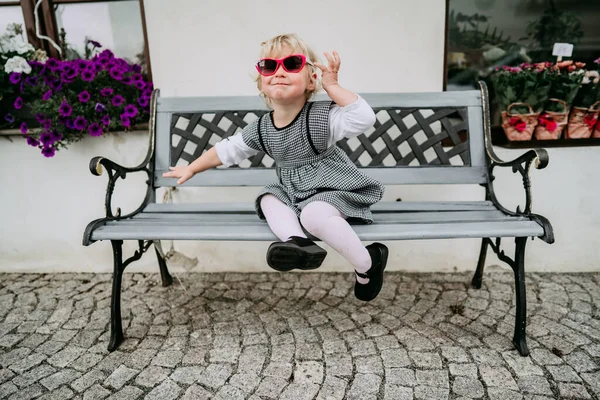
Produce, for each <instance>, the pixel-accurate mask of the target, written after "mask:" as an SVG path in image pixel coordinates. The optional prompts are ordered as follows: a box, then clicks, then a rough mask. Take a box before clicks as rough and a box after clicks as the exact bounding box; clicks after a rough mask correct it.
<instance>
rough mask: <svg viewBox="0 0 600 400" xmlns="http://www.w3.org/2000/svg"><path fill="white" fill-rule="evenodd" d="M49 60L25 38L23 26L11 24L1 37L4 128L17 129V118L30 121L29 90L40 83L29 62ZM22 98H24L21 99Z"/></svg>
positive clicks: (1, 121) (0, 110) (1, 124)
mask: <svg viewBox="0 0 600 400" xmlns="http://www.w3.org/2000/svg"><path fill="white" fill-rule="evenodd" d="M47 58H48V57H47V56H46V53H45V52H44V51H43V50H39V49H38V50H36V49H34V47H33V46H32V45H30V44H29V43H27V42H26V41H25V40H24V39H23V28H22V26H21V25H19V24H8V25H7V27H6V29H5V31H4V34H2V35H1V36H0V128H10V127H12V126H14V124H15V121H16V119H23V118H27V116H28V114H27V112H26V104H27V103H28V101H27V100H28V99H27V98H26V96H24V95H22V93H23V92H24V91H25V89H26V87H28V86H31V85H34V84H35V83H36V77H35V76H33V75H31V72H32V69H31V66H30V65H29V61H39V62H44V61H45V60H46V59H47ZM19 98H20V99H19Z"/></svg>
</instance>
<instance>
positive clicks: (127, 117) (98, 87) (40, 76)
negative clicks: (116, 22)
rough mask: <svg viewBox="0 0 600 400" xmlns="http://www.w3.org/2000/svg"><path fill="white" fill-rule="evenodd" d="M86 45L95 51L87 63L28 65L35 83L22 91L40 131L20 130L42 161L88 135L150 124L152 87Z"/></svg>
mask: <svg viewBox="0 0 600 400" xmlns="http://www.w3.org/2000/svg"><path fill="white" fill-rule="evenodd" d="M90 43H91V44H92V46H93V47H94V49H95V50H96V51H95V52H94V53H95V55H94V56H93V57H92V58H91V59H82V58H79V59H75V60H64V61H60V60H56V59H54V58H49V59H48V60H47V61H46V62H45V63H42V62H38V61H30V62H29V63H28V64H29V66H30V67H31V74H30V75H31V77H32V78H34V79H35V84H32V85H30V86H28V87H27V88H26V91H27V92H28V95H29V97H30V98H31V99H32V101H31V104H30V106H31V110H32V112H33V114H34V115H35V118H36V120H37V122H38V123H39V125H40V128H39V129H35V130H32V129H30V128H29V126H28V125H27V123H26V122H21V123H20V125H19V126H20V129H21V132H22V133H23V135H24V136H25V137H26V138H27V143H28V144H29V145H31V146H33V147H37V148H39V149H40V150H41V153H42V154H43V155H44V156H45V157H53V156H54V155H55V153H56V151H57V150H60V149H66V148H67V147H68V145H69V144H71V143H73V142H76V141H79V140H81V139H82V138H84V137H86V136H100V135H102V134H103V133H105V132H109V131H114V130H126V131H127V130H131V127H132V126H133V125H134V124H137V123H141V122H145V121H147V120H148V115H149V114H148V109H149V103H150V97H151V96H152V89H153V85H152V83H151V82H148V81H147V80H146V78H145V77H144V76H143V75H142V73H141V67H140V66H139V65H137V64H130V63H129V62H127V61H126V60H124V59H121V58H117V57H115V56H114V54H113V53H112V52H111V51H110V50H103V51H100V50H99V48H100V47H101V46H100V44H99V43H97V42H94V41H90ZM15 85H18V83H16V84H15Z"/></svg>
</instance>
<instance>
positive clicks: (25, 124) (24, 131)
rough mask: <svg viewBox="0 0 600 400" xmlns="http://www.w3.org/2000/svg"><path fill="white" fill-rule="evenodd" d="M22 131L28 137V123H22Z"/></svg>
mask: <svg viewBox="0 0 600 400" xmlns="http://www.w3.org/2000/svg"><path fill="white" fill-rule="evenodd" d="M20 129H21V133H22V134H23V135H26V134H27V131H28V130H29V127H27V123H26V122H22V123H21V127H20Z"/></svg>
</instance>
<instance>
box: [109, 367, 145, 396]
mask: <svg viewBox="0 0 600 400" xmlns="http://www.w3.org/2000/svg"><path fill="white" fill-rule="evenodd" d="M139 372H140V371H138V370H136V369H131V368H128V367H126V366H125V365H120V366H119V367H118V368H117V369H116V370H114V372H113V373H112V374H111V375H110V376H109V377H108V378H107V379H106V380H105V381H104V383H103V385H104V386H105V387H108V388H112V389H117V390H118V389H121V388H122V387H123V386H125V384H126V383H127V382H129V381H130V380H131V379H133V378H134V377H135V376H136V375H137V374H138V373H139Z"/></svg>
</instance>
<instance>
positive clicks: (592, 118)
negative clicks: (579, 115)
mask: <svg viewBox="0 0 600 400" xmlns="http://www.w3.org/2000/svg"><path fill="white" fill-rule="evenodd" d="M583 122H585V123H586V124H587V125H588V126H589V127H590V128H593V127H594V125H596V122H598V116H597V115H595V114H586V116H585V117H583Z"/></svg>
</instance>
